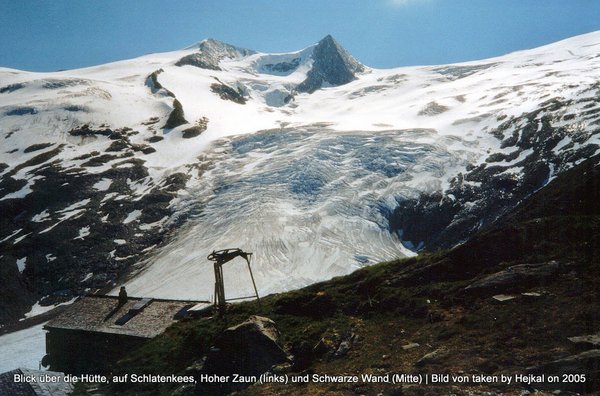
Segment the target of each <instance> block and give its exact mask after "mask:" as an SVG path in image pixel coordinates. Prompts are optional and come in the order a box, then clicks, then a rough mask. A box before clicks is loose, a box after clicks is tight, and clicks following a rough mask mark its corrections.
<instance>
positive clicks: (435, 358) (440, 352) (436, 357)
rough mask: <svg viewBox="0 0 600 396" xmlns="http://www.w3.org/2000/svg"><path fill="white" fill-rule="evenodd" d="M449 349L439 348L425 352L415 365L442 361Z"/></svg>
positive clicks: (419, 365)
mask: <svg viewBox="0 0 600 396" xmlns="http://www.w3.org/2000/svg"><path fill="white" fill-rule="evenodd" d="M448 353H449V352H448V350H447V349H446V348H439V349H436V350H435V351H432V352H429V353H427V354H425V355H424V356H423V357H422V358H421V359H419V360H417V362H416V363H415V366H417V367H423V366H426V365H428V364H436V363H440V362H441V361H442V360H443V359H444V358H445V357H446V356H448Z"/></svg>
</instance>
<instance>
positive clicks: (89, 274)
mask: <svg viewBox="0 0 600 396" xmlns="http://www.w3.org/2000/svg"><path fill="white" fill-rule="evenodd" d="M92 276H94V273H93V272H90V273H88V274H87V275H86V276H85V278H83V279H82V280H81V281H82V282H85V281H86V280H88V279H90V278H91V277H92Z"/></svg>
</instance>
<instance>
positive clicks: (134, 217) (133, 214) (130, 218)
mask: <svg viewBox="0 0 600 396" xmlns="http://www.w3.org/2000/svg"><path fill="white" fill-rule="evenodd" d="M141 215H142V211H141V210H138V209H136V210H134V211H133V212H131V213H129V214H128V215H127V218H125V220H123V224H129V223H131V222H132V221H134V220H137V218H138V217H140V216H141Z"/></svg>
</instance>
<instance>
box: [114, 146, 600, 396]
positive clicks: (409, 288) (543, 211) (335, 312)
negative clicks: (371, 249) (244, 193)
mask: <svg viewBox="0 0 600 396" xmlns="http://www.w3.org/2000/svg"><path fill="white" fill-rule="evenodd" d="M598 159H599V158H598V157H595V158H592V159H590V160H588V161H586V162H584V163H582V164H581V165H579V166H578V167H576V168H574V169H572V170H570V171H568V172H565V173H564V174H562V175H561V176H559V177H558V178H557V179H555V180H554V181H553V182H552V183H551V184H549V185H548V186H547V187H545V188H543V189H542V190H540V191H538V192H537V193H536V194H535V195H534V196H532V197H531V198H530V199H529V200H528V201H526V202H525V203H524V204H522V205H521V206H520V207H518V208H516V209H515V210H514V211H512V212H511V213H509V214H508V215H506V216H505V217H504V218H502V219H501V220H500V221H498V222H497V223H496V225H494V226H493V227H492V228H490V229H487V230H485V231H483V232H480V233H478V234H477V235H475V236H474V237H473V238H472V239H471V240H469V241H468V242H467V243H465V244H463V245H461V246H459V247H456V248H455V249H452V250H449V251H444V252H438V253H429V254H422V255H420V256H419V257H414V258H409V259H404V260H395V261H390V262H386V263H381V264H377V265H374V266H371V267H368V268H364V269H361V270H358V271H356V272H354V273H352V274H350V275H348V276H344V277H337V278H334V279H332V280H330V281H327V282H322V283H318V284H314V285H311V286H309V287H306V288H303V289H301V290H296V291H292V292H289V293H282V294H278V295H270V296H267V297H265V298H263V299H262V300H261V301H262V304H261V305H260V306H259V305H258V304H257V303H256V302H247V303H242V304H235V305H231V306H230V307H229V308H228V310H227V312H226V314H225V315H223V316H213V317H205V318H195V319H190V320H186V321H183V322H180V323H178V324H176V325H174V326H172V327H171V328H169V329H168V330H167V331H166V332H165V333H164V334H163V335H162V336H160V337H157V338H156V339H154V340H152V341H151V342H149V343H148V344H146V345H145V346H144V347H143V348H141V349H140V350H137V351H135V352H133V353H132V354H130V355H129V356H128V357H127V358H126V359H125V360H123V361H121V362H119V363H118V365H117V366H116V367H115V370H114V373H115V374H119V373H127V372H128V373H131V372H138V373H154V374H172V373H184V372H186V368H187V367H189V366H191V365H193V364H194V363H195V362H197V361H199V360H200V359H201V357H202V356H203V355H204V354H205V353H206V352H207V351H208V350H209V348H210V347H211V345H213V343H214V340H215V338H216V337H217V336H218V334H219V333H220V332H221V331H223V330H224V329H225V328H227V327H230V326H233V325H236V324H239V323H240V322H242V321H244V320H246V319H247V318H248V317H249V316H250V315H255V314H258V315H262V316H266V317H269V318H271V319H273V320H274V321H275V322H276V324H277V326H278V328H279V330H280V331H281V334H282V343H283V344H284V345H285V347H286V349H287V350H288V352H289V353H291V354H293V355H294V357H295V359H294V364H293V367H292V368H291V370H292V372H306V371H303V370H306V369H309V370H310V371H312V372H323V373H330V374H331V373H381V372H397V373H403V372H409V373H416V372H422V373H427V372H437V373H457V372H459V371H461V370H462V371H464V372H465V373H485V374H494V373H508V374H515V373H523V372H525V370H526V368H527V367H531V366H535V365H538V364H543V363H546V362H549V361H552V360H556V359H557V358H558V357H564V356H567V355H569V354H575V353H577V352H578V350H577V349H576V348H575V346H574V345H573V344H572V343H570V342H569V341H568V340H567V337H571V336H576V335H582V334H591V333H594V332H598V331H599V330H600V298H599V297H600V268H599V266H598V264H597V263H598V261H599V258H600V169H599V168H598V167H597V166H595V164H596V163H597V162H598ZM550 260H557V261H558V262H559V263H560V270H559V271H558V272H557V273H556V274H555V275H553V276H552V277H551V278H539V279H533V280H531V279H530V280H529V281H528V282H527V283H519V282H515V283H514V284H511V285H509V286H510V288H511V290H510V294H512V295H514V297H515V298H514V299H513V300H510V301H505V302H498V301H496V300H494V299H492V298H491V296H492V295H494V294H497V293H496V292H495V291H494V290H493V289H490V290H483V291H480V292H478V293H476V294H473V293H468V292H466V291H465V287H466V286H468V285H469V284H471V283H473V281H474V280H476V279H482V278H484V277H485V276H487V275H490V274H494V273H497V272H499V271H502V270H504V269H506V268H508V267H510V266H514V265H518V264H523V263H546V262H549V261H550ZM522 292H529V293H530V295H522V294H521V293H522ZM531 293H533V294H531ZM348 334H356V335H358V337H357V340H358V341H355V342H354V343H353V345H352V347H351V349H350V351H349V352H348V354H347V355H345V356H343V357H339V358H336V357H335V356H334V354H333V352H334V351H335V348H336V347H337V345H339V342H340V340H342V339H347V335H348ZM541 334H543V336H540V335H541ZM345 337H346V338H345ZM411 343H418V344H419V346H418V347H414V348H403V346H405V345H407V344H411ZM319 345H320V346H319ZM434 350H444V351H447V353H445V354H441V357H440V358H438V359H437V360H434V361H433V362H432V363H429V364H422V363H419V364H417V361H418V360H419V359H421V358H422V357H423V356H424V355H425V354H427V353H429V352H432V351H434ZM594 381H595V382H594ZM277 386H278V385H275V384H268V385H253V386H251V387H250V388H248V389H246V390H245V391H244V394H251V395H253V394H277V393H281V392H282V391H283V390H282V389H280V388H278V387H277ZM585 386H586V387H587V388H584V389H583V390H584V391H585V390H590V389H596V388H597V387H599V386H600V382H599V381H598V379H597V378H595V379H594V378H591V379H589V380H588V382H587V383H586V385H585ZM465 388H469V389H475V390H479V391H489V390H491V389H500V390H501V391H502V392H509V393H508V394H513V393H514V394H519V393H518V392H519V391H520V389H523V388H521V387H520V386H519V385H514V384H513V385H511V386H507V385H493V386H492V385H490V386H488V387H482V386H481V385H472V384H467V385H465ZM173 389H174V388H172V387H170V386H169V385H165V386H164V387H163V388H161V390H160V391H161V392H163V393H164V394H170V392H171V391H172V390H173ZM411 389H412V390H411ZM427 389H428V388H423V387H421V388H420V390H417V389H416V388H402V389H401V388H400V387H399V386H393V385H391V384H356V385H352V386H350V385H348V384H345V385H344V384H341V385H340V384H297V385H294V386H289V387H286V388H285V389H284V390H285V393H286V394H297V395H306V394H326V393H336V392H337V393H339V394H350V393H351V394H360V393H364V394H376V393H379V392H384V394H400V392H403V393H402V394H423V395H426V394H431V395H434V394H441V393H446V392H450V391H451V388H450V385H448V386H447V387H446V388H444V385H441V386H440V387H438V388H433V389H429V390H427ZM554 389H556V388H554ZM113 390H116V389H113ZM118 390H120V391H123V392H124V393H131V394H144V392H146V393H147V394H156V392H157V389H156V387H155V385H154V386H152V387H150V386H148V387H143V386H141V387H140V386H136V387H135V388H134V387H133V385H132V384H126V385H124V386H123V387H122V388H120V389H118ZM580 390H581V389H580Z"/></svg>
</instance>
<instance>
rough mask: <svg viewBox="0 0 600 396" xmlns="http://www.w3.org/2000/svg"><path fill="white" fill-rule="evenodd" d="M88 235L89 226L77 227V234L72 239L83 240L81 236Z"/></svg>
mask: <svg viewBox="0 0 600 396" xmlns="http://www.w3.org/2000/svg"><path fill="white" fill-rule="evenodd" d="M88 235H90V227H89V226H88V227H82V228H80V229H79V236H78V237H75V238H73V239H74V240H75V239H81V240H83V238H85V237H86V236H88Z"/></svg>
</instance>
